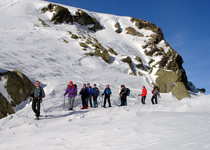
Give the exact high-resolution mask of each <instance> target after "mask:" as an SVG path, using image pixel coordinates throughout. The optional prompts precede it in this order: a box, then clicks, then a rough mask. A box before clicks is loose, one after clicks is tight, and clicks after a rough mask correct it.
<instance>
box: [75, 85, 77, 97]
mask: <svg viewBox="0 0 210 150" xmlns="http://www.w3.org/2000/svg"><path fill="white" fill-rule="evenodd" d="M74 87H75V89H77V85H76V84H74ZM75 95H77V92H75Z"/></svg>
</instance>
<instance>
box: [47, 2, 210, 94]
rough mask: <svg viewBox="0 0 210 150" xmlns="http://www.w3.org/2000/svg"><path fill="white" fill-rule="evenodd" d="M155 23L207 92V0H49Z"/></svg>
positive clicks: (209, 67)
mask: <svg viewBox="0 0 210 150" xmlns="http://www.w3.org/2000/svg"><path fill="white" fill-rule="evenodd" d="M48 1H50V2H55V3H60V4H65V5H70V6H74V7H78V8H83V9H87V10H89V11H94V12H101V13H107V14H114V15H119V16H131V17H136V18H140V19H144V20H147V21H150V22H152V23H154V24H156V25H158V26H159V27H160V28H161V29H162V30H163V33H164V37H165V39H166V41H167V42H168V43H169V44H170V45H171V46H172V47H173V48H174V49H175V50H176V51H177V52H178V53H179V54H180V55H181V56H182V57H183V59H184V64H183V66H184V68H185V70H186V72H187V76H188V80H189V81H192V82H193V83H194V84H195V86H196V87H198V88H205V89H206V90H207V92H206V93H208V94H210V81H209V74H210V0H129V1H128V0H48Z"/></svg>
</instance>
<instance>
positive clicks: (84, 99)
mask: <svg viewBox="0 0 210 150" xmlns="http://www.w3.org/2000/svg"><path fill="white" fill-rule="evenodd" d="M79 94H80V95H81V98H82V106H83V107H82V108H81V109H88V104H87V99H88V96H89V91H88V88H87V87H86V84H83V88H82V89H81V91H80V92H79Z"/></svg>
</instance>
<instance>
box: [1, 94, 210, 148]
mask: <svg viewBox="0 0 210 150" xmlns="http://www.w3.org/2000/svg"><path fill="white" fill-rule="evenodd" d="M200 97H201V98H202V96H200ZM203 97H204V96H203ZM206 98H209V97H206ZM47 101H50V99H49V100H47ZM194 101H195V102H194V104H195V103H196V101H197V102H198V101H200V100H196V99H194ZM202 101H203V104H202V105H198V106H193V104H190V103H188V102H187V100H186V101H185V102H181V103H179V102H175V101H174V102H170V103H167V102H161V104H158V105H152V104H150V102H149V100H147V101H146V102H147V104H146V105H141V104H131V102H130V104H131V105H129V106H126V107H117V106H113V107H111V108H106V109H105V108H101V107H99V108H96V109H87V110H80V108H79V107H76V108H75V111H72V112H70V111H64V110H62V107H61V108H60V110H53V111H48V112H47V115H48V117H47V118H45V117H44V116H43V117H41V119H40V120H38V121H37V120H34V116H33V115H34V114H33V112H32V110H31V107H30V106H26V107H25V108H24V109H22V110H20V111H18V112H17V114H14V115H11V116H9V117H7V118H4V119H1V120H0V135H1V136H0V141H1V142H0V148H1V149H4V150H11V149H17V150H24V149H31V150H33V149H39V150H44V149H64V150H65V149H66V150H67V149H68V150H69V149H72V150H73V149H77V150H84V149H125V150H127V149H131V150H139V149H144V150H153V149H154V148H155V149H158V150H163V149H164V150H167V149H171V150H188V149H189V150H198V149H209V148H210V144H209V139H210V133H209V130H210V118H209V114H210V113H209V111H203V110H202V109H201V108H202V107H203V106H204V103H205V102H204V101H205V99H203V100H202ZM192 103H193V102H192ZM206 104H208V103H206ZM192 106H193V107H194V111H193V112H191V111H192V110H193V107H192ZM51 107H52V108H53V106H51ZM52 108H50V107H48V108H47V109H48V110H52ZM57 109H58V108H57ZM195 110H197V111H195ZM42 115H44V114H43V112H42Z"/></svg>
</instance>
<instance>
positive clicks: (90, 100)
mask: <svg viewBox="0 0 210 150" xmlns="http://www.w3.org/2000/svg"><path fill="white" fill-rule="evenodd" d="M87 88H88V91H89V95H88V101H89V103H90V107H91V108H93V104H92V96H93V88H92V87H91V86H90V83H87ZM87 104H88V103H87Z"/></svg>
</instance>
